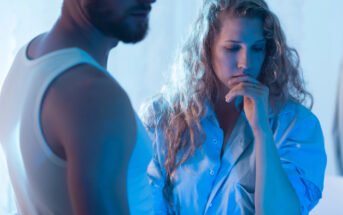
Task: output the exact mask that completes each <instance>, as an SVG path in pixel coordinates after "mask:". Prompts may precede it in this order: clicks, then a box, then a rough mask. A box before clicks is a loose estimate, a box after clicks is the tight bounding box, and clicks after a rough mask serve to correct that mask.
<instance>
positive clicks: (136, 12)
mask: <svg viewBox="0 0 343 215" xmlns="http://www.w3.org/2000/svg"><path fill="white" fill-rule="evenodd" d="M150 11H151V6H147V7H144V8H142V9H135V10H133V11H132V12H131V15H133V16H139V17H147V16H148V15H149V13H150Z"/></svg>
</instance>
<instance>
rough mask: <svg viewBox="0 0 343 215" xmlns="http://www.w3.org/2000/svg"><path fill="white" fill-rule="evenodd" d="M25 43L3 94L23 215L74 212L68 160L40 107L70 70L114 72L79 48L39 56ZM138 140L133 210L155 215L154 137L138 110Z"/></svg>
mask: <svg viewBox="0 0 343 215" xmlns="http://www.w3.org/2000/svg"><path fill="white" fill-rule="evenodd" d="M27 47H28V45H26V46H24V47H23V48H22V49H21V50H20V51H19V53H18V54H17V56H16V58H15V60H14V63H13V65H12V67H11V69H10V71H9V73H8V75H7V77H6V79H5V82H4V85H3V87H2V90H1V96H0V142H1V144H2V147H3V150H4V152H5V154H6V159H7V163H8V170H9V174H10V178H11V182H12V185H13V188H14V192H15V195H16V201H17V208H18V213H19V214H20V215H57V214H61V215H70V214H73V213H72V209H71V202H70V198H69V195H68V188H67V177H66V165H67V163H66V161H65V160H63V159H61V158H59V157H58V156H56V155H55V154H54V153H53V151H52V150H51V148H50V147H49V145H48V144H47V142H46V140H45V139H44V136H43V133H42V129H41V124H40V119H39V117H40V107H41V103H42V99H43V96H44V94H45V92H46V90H47V89H48V87H49V85H50V84H51V83H52V82H53V81H54V80H55V78H56V77H57V76H59V75H61V74H62V73H63V72H64V71H66V70H68V69H70V68H71V67H74V66H76V65H79V64H90V65H92V66H95V67H97V68H98V69H100V70H101V71H103V72H105V73H108V72H107V71H106V70H105V69H104V68H102V67H101V66H100V65H99V64H98V63H97V62H96V61H95V60H94V59H93V58H92V57H91V56H89V55H88V54H87V53H86V52H84V51H82V50H81V49H78V48H68V49H62V50H58V51H55V52H51V53H49V54H46V55H44V56H42V57H40V58H38V59H35V60H30V59H28V57H27V54H26V52H27ZM136 124H137V140H136V145H135V148H134V151H133V153H132V156H131V159H130V162H129V169H128V177H127V178H128V181H127V189H128V200H129V207H130V212H131V214H151V213H152V197H151V193H150V188H149V185H148V179H147V176H146V170H147V166H148V164H149V162H150V160H151V154H152V148H151V142H150V139H149V137H148V135H147V133H146V131H145V129H144V127H143V125H142V123H141V121H140V120H139V118H138V117H137V114H136Z"/></svg>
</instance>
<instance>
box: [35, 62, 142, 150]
mask: <svg viewBox="0 0 343 215" xmlns="http://www.w3.org/2000/svg"><path fill="white" fill-rule="evenodd" d="M41 116H42V117H41V122H42V127H43V130H44V133H45V136H46V139H47V140H48V142H49V138H51V140H52V141H55V142H58V143H62V145H64V144H63V143H65V142H68V143H73V144H72V145H70V144H68V145H67V146H65V147H70V146H72V147H75V148H71V149H70V150H72V151H74V150H75V151H77V150H78V146H77V143H82V144H83V146H84V145H85V144H86V143H87V142H88V143H89V144H90V146H89V147H90V150H91V148H92V147H94V146H93V145H92V142H96V143H99V141H102V140H104V139H106V141H110V142H122V143H126V144H125V145H127V146H130V145H132V144H133V143H134V142H135V138H136V135H135V134H136V121H135V115H134V111H133V108H132V106H131V103H130V100H129V98H128V96H127V94H126V93H125V91H124V90H123V89H122V88H121V86H120V85H119V84H118V83H117V82H116V81H115V80H114V79H113V78H112V77H111V76H110V75H108V74H107V73H105V72H103V71H101V70H99V69H97V68H95V67H93V66H91V65H86V64H83V65H79V66H76V67H74V68H71V69H70V70H68V71H66V72H64V73H63V74H62V75H61V76H59V77H58V78H57V79H56V80H55V81H54V82H53V83H52V84H51V86H50V88H49V89H48V91H47V93H46V96H45V98H44V101H43V105H42V112H41ZM129 148H131V147H129ZM66 154H67V152H66Z"/></svg>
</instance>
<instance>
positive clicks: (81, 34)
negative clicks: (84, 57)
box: [29, 5, 119, 68]
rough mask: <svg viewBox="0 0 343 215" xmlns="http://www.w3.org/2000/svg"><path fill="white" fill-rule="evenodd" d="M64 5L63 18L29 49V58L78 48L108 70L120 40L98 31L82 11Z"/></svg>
mask: <svg viewBox="0 0 343 215" xmlns="http://www.w3.org/2000/svg"><path fill="white" fill-rule="evenodd" d="M71 6H72V5H64V7H63V11H62V16H61V17H60V18H59V19H58V20H57V22H56V24H55V25H54V26H53V28H52V29H51V31H49V32H48V33H47V34H44V35H42V36H41V37H39V38H37V40H36V41H34V42H33V43H32V45H31V47H29V56H31V57H33V58H38V57H40V56H43V55H45V54H47V53H50V52H53V51H56V50H59V49H64V48H71V47H76V48H80V49H82V50H84V51H85V52H87V53H88V54H89V55H91V56H92V57H93V58H94V59H95V60H96V61H97V62H98V63H99V64H100V65H101V66H102V67H104V68H107V60H108V55H109V52H110V50H111V49H112V48H114V47H115V46H116V45H117V44H118V42H119V41H118V40H117V39H115V38H111V37H108V36H106V35H104V34H103V33H101V32H100V31H99V30H98V29H96V28H95V27H94V26H93V25H92V24H91V23H90V22H89V21H88V19H87V17H85V16H84V15H83V13H82V12H81V11H80V10H75V7H74V8H73V13H71V10H69V8H70V7H71Z"/></svg>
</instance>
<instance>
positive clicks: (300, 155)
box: [278, 107, 327, 214]
mask: <svg viewBox="0 0 343 215" xmlns="http://www.w3.org/2000/svg"><path fill="white" fill-rule="evenodd" d="M302 109H303V110H302V111H300V114H299V113H298V114H296V116H295V117H294V118H292V120H289V121H290V123H286V124H288V126H285V129H284V132H283V134H284V135H283V137H282V138H281V139H280V142H279V143H278V152H279V155H280V160H281V163H282V166H283V169H284V171H285V172H286V174H287V176H288V178H289V180H290V182H291V184H292V186H293V188H294V190H295V192H296V194H297V196H298V199H299V201H300V204H301V214H308V213H309V211H310V210H311V209H313V208H314V206H315V205H316V204H317V203H318V201H319V199H320V198H321V196H322V191H323V183H324V173H325V167H326V161H327V158H326V153H325V149H324V138H323V133H322V129H321V126H320V123H319V121H318V119H317V118H316V117H315V115H313V114H312V113H311V112H310V111H309V110H307V109H306V111H305V113H301V112H304V109H305V108H304V107H302ZM286 121H287V120H286ZM281 130H283V129H281Z"/></svg>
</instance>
